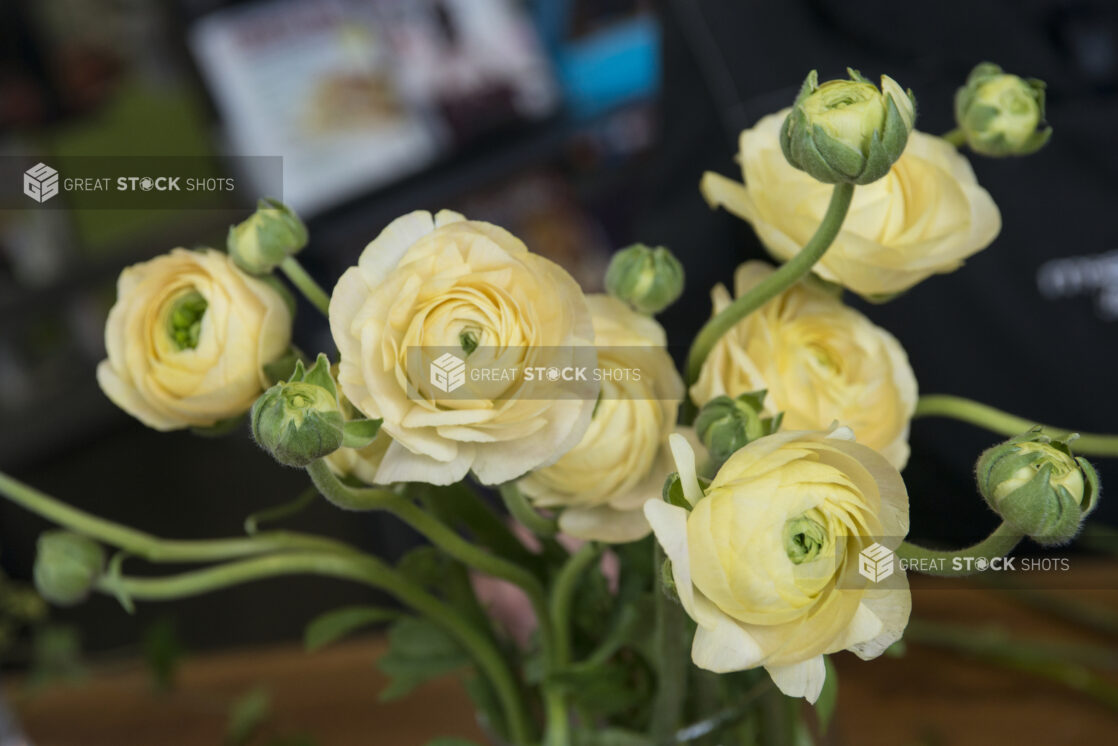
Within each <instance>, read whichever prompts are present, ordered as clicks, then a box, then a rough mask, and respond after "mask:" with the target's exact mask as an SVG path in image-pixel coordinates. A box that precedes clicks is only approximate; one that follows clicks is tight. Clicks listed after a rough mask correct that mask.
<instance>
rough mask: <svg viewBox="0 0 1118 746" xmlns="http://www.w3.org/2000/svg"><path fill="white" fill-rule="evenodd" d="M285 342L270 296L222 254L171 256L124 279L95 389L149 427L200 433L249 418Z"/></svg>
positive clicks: (276, 303) (284, 324)
mask: <svg viewBox="0 0 1118 746" xmlns="http://www.w3.org/2000/svg"><path fill="white" fill-rule="evenodd" d="M290 342H291V310H290V309H289V308H288V306H287V302H286V301H285V299H284V298H283V296H282V295H280V293H279V292H278V291H277V290H276V289H275V288H273V287H272V286H271V285H269V284H267V283H266V282H264V281H262V280H258V279H256V278H254V277H250V276H248V275H246V274H245V273H243V272H241V271H240V270H239V269H237V268H236V266H234V264H233V261H232V260H231V259H230V258H229V257H228V256H227V255H226V254H223V253H221V252H219V251H214V250H213V249H207V250H204V251H187V250H186V249H175V250H174V251H172V252H171V253H169V254H164V255H163V256H158V257H156V258H155V259H152V260H150V261H147V262H142V263H140V264H136V265H133V266H131V267H128V268H127V269H125V270H124V271H123V272H121V274H120V279H119V280H118V281H117V300H116V304H115V305H113V307H112V310H110V311H109V319H108V322H107V323H106V324H105V349H106V351H107V353H108V359H107V360H103V361H102V362H101V364H100V365H99V366H98V367H97V382H98V383H99V384H100V385H101V389H102V390H103V391H104V392H105V395H106V396H108V397H109V398H110V399H112V400H113V403H115V404H116V405H117V406H118V407H120V408H121V409H123V410H124V411H126V412H128V413H129V414H130V415H132V416H133V417H135V418H136V419H138V420H140V421H141V422H143V423H144V424H145V425H147V426H148V427H152V428H155V429H156V430H176V429H179V428H184V427H205V426H209V425H213V424H215V423H217V422H219V421H220V420H224V419H228V418H230V417H234V416H236V415H239V414H241V413H243V412H245V411H246V410H248V408H249V407H251V406H252V402H253V401H254V400H255V399H256V397H257V395H259V394H260V392H261V391H262V390H263V389H265V388H267V386H268V381H267V379H266V378H265V376H264V372H263V370H262V366H263V365H265V364H267V363H269V362H271V361H272V360H274V359H276V358H277V357H279V356H280V355H281V354H283V352H284V351H285V350H286V349H287V347H288V345H289V344H290Z"/></svg>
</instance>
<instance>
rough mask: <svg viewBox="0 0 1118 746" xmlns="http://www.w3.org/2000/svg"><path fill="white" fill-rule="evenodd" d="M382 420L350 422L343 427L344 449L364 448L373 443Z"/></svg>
mask: <svg viewBox="0 0 1118 746" xmlns="http://www.w3.org/2000/svg"><path fill="white" fill-rule="evenodd" d="M381 422H382V420H350V421H349V422H347V423H345V425H344V426H343V427H342V447H343V448H364V447H365V446H367V445H369V444H370V443H372V442H373V439H374V438H376V437H377V433H378V432H379V431H380V423H381Z"/></svg>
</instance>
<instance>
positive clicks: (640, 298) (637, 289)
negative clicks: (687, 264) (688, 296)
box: [606, 243, 683, 314]
mask: <svg viewBox="0 0 1118 746" xmlns="http://www.w3.org/2000/svg"><path fill="white" fill-rule="evenodd" d="M606 290H607V291H608V292H609V294H610V295H612V296H613V297H615V298H619V299H621V300H623V301H625V302H626V303H628V304H629V305H631V306H632V307H633V308H635V309H637V310H638V311H640V312H641V313H647V314H653V313H660V311H663V310H664V309H665V308H667V307H668V306H670V305H671V304H673V303H675V302H676V300H677V299H678V298H679V296H680V294H681V293H683V265H682V264H680V263H679V260H678V259H676V258H675V256H674V255H673V254H672V252H670V251H668V250H667V249H665V248H664V247H663V246H657V247H656V248H655V249H652V248H649V247H648V246H645V245H644V244H640V243H638V244H633V245H632V246H629V247H628V248H625V249H622V250H621V251H618V252H617V253H616V254H614V255H613V259H611V260H610V263H609V269H607V270H606Z"/></svg>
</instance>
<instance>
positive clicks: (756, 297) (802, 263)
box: [687, 183, 854, 383]
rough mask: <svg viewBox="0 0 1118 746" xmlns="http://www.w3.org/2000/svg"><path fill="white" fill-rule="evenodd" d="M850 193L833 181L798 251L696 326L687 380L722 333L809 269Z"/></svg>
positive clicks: (833, 232)
mask: <svg viewBox="0 0 1118 746" xmlns="http://www.w3.org/2000/svg"><path fill="white" fill-rule="evenodd" d="M853 196H854V185H853V184H845V183H843V184H835V188H834V191H832V192H831V201H830V203H829V204H828V205H827V212H826V213H825V214H824V215H823V221H822V222H821V223H820V224H819V227H818V228H817V229H816V230H815V234H814V235H813V236H812V237H811V238H810V239H808V242H807V243H806V244H804V247H803V248H802V249H800V251H799V253H797V254H796V255H795V256H794V257H792V258H791V259H789V260H788V261H787V262H785V263H784V264H783V265H781V266H780V267H779V268H778V269H777V270H776V271H775V272H773V273H772V274H771V275H769V276H768V277H766V278H765V279H764V280H762V281H761V282H759V283H757V284H756V285H754V286H753V287H752V288H751V289H750V290H749V292H747V293H745V294H744V295H742V296H741V297H740V298H738V299H736V300H735V301H734V302H733V303H731V304H730V305H729V306H727V307H726V308H724V309H723V310H722V311H721V313H719V314H718V315H717V316H715V317H714V318H712V319H711V320H710V321H708V322H707V323H706V324H705V325H704V326H703V328H702V329H700V330H699V334H698V335H697V336H696V337H695V341H694V342H693V343H692V344H691V352H690V353H689V354H688V356H687V382H688V383H694V382H695V380H696V379H698V377H699V372H700V371H701V370H702V368H703V363H704V362H705V361H706V359H707V355H709V354H710V351H711V349H713V348H714V345H715V343H717V342H718V340H719V339H721V338H722V335H723V334H725V333H726V332H728V331H729V330H730V329H732V328H733V327H734V326H735V325H736V324H737V323H738V322H739V321H741V320H742V319H744V318H745V317H746V316H748V315H749V314H751V313H753V312H754V311H756V310H757V309H758V308H760V307H761V306H763V305H764V304H765V303H767V302H768V301H769V300H771V299H772V298H774V297H776V296H777V295H779V294H780V293H781V292H783V291H784V290H785V289H787V288H789V287H791V286H792V285H794V284H795V283H796V282H798V281H799V280H800V278H802V277H803V276H804V275H806V274H807V273H808V272H810V271H811V268H812V267H814V266H815V264H816V262H818V261H819V260H820V259H821V258H822V257H823V254H825V253H826V252H827V249H829V248H830V246H831V244H832V243H833V242H834V240H835V236H837V235H838V232H839V230H840V229H841V228H842V221H843V220H845V219H846V213H847V211H848V210H849V209H850V200H851V199H852V198H853Z"/></svg>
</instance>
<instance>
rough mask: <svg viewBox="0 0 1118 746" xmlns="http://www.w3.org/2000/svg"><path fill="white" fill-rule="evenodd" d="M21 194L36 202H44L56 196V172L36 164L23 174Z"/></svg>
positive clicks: (41, 164) (44, 165) (43, 165)
mask: <svg viewBox="0 0 1118 746" xmlns="http://www.w3.org/2000/svg"><path fill="white" fill-rule="evenodd" d="M23 193H24V194H26V195H27V196H28V197H30V198H31V199H33V200H35V201H36V202H46V201H47V200H48V199H50V198H51V197H53V196H54V195H56V194H58V172H57V171H55V170H54V169H53V168H51V167H50V166H48V165H47V164H45V163H37V164H35V165H34V166H32V167H31V168H29V169H27V170H26V171H24V172H23Z"/></svg>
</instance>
